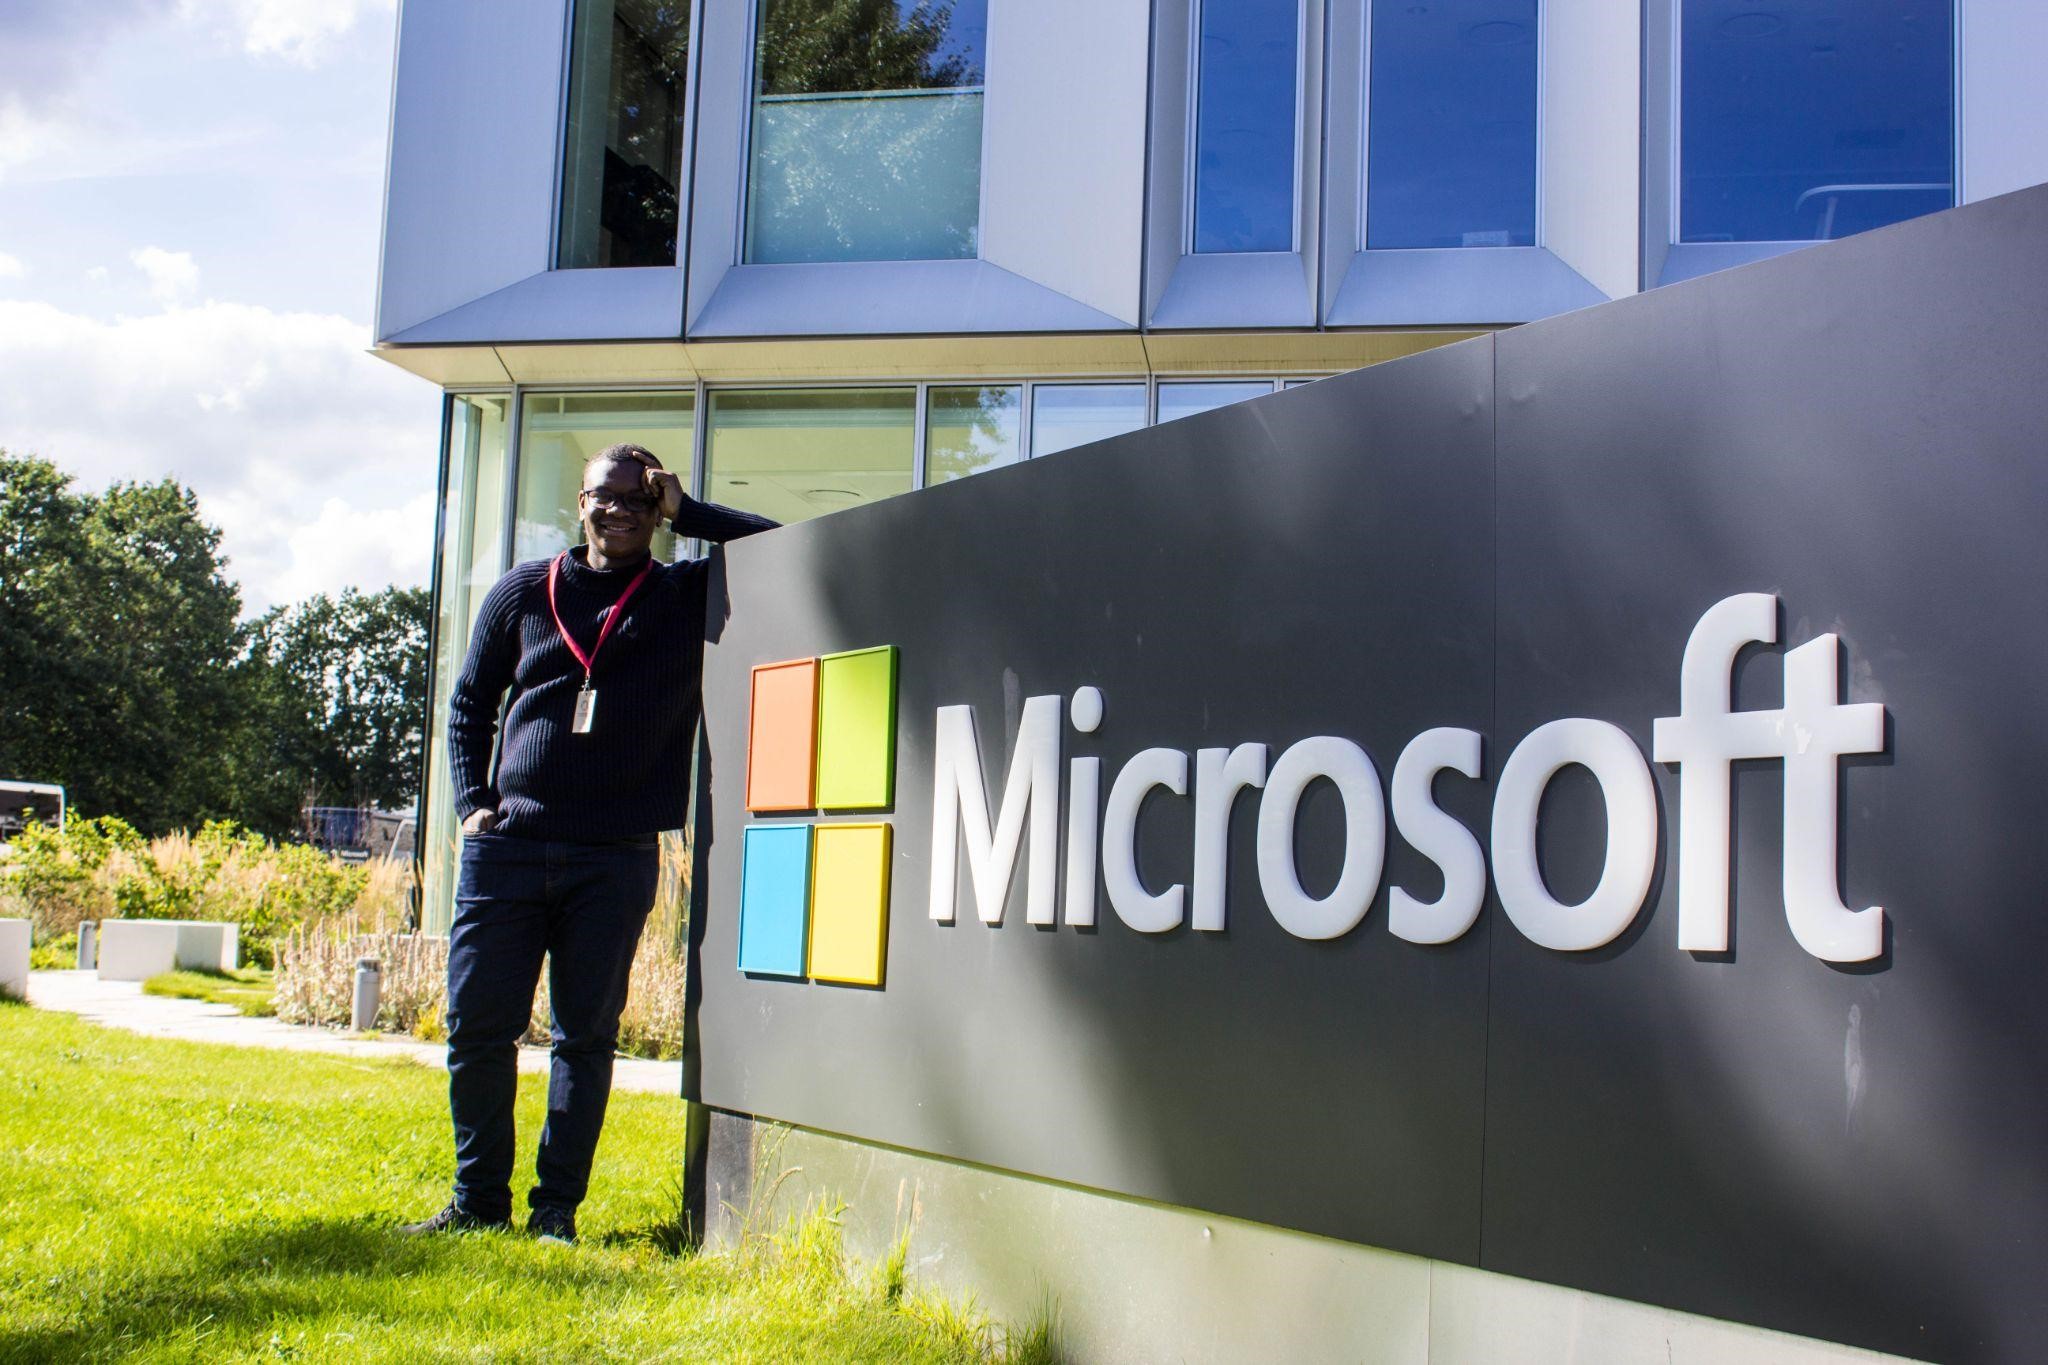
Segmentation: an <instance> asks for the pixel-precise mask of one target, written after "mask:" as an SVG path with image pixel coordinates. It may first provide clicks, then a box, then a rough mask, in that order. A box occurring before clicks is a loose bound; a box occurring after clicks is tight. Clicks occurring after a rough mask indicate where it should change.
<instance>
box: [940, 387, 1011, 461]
mask: <svg viewBox="0 0 2048 1365" xmlns="http://www.w3.org/2000/svg"><path fill="white" fill-rule="evenodd" d="M1023 436H1024V390H1023V389H1022V388H1020V387H1018V386H1017V385H1015V384H1005V385H992V386H986V387H982V386H977V387H972V388H943V389H941V388H932V389H927V390H926V391H925V417H924V481H925V483H927V484H935V483H948V482H951V481H952V480H954V479H964V478H966V477H967V476H968V475H969V474H979V473H980V472H981V471H982V470H984V469H994V468H996V467H997V466H999V465H1006V464H1015V463H1017V461H1018V460H1020V459H1022V458H1023V455H1024V441H1023Z"/></svg>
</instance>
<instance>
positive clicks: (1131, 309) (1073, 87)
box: [981, 0, 1151, 327]
mask: <svg viewBox="0 0 2048 1365" xmlns="http://www.w3.org/2000/svg"><path fill="white" fill-rule="evenodd" d="M1150 8H1151V7H1150V5H1149V4H1147V3H1146V0H990V4H989V16H988V78H987V79H988V85H987V91H988V93H987V96H986V98H985V102H984V104H983V117H984V118H985V120H986V126H985V131H984V133H983V143H982V206H981V254H982V258H983V259H984V260H987V261H989V262H991V263H993V264H995V265H999V266H1001V267H1003V268H1004V269H1006V270H1009V271H1012V272H1014V273H1016V274H1018V275H1021V276H1023V277H1024V278H1025V279H1027V280H1031V281H1033V282H1034V283H1037V284H1042V285H1045V286H1046V287H1048V288H1050V289H1054V290H1057V291H1058V292H1060V293H1062V294H1065V295H1067V296H1068V297H1070V298H1073V299H1075V300H1078V301H1079V302H1081V303H1085V304H1087V305H1088V306H1089V307H1091V308H1095V309H1098V310H1100V311H1101V312H1104V313H1107V314H1109V315H1110V316H1112V317H1114V318H1116V319H1118V320H1119V321H1121V322H1123V323H1125V324H1127V325H1129V326H1133V327H1135V326H1137V324H1138V294H1139V267H1140V262H1141V259H1142V255H1143V246H1142V233H1143V230H1144V198H1145V104H1146V86H1147V82H1146V72H1147V59H1148V54H1147V45H1148V41H1149V37H1150V32H1151V14H1150Z"/></svg>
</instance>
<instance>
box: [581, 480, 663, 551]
mask: <svg viewBox="0 0 2048 1365" xmlns="http://www.w3.org/2000/svg"><path fill="white" fill-rule="evenodd" d="M646 474H647V467H646V466H645V465H643V464H641V463H640V462H639V461H637V460H612V461H609V462H607V463H605V464H594V465H591V466H590V467H589V468H587V469H585V470H584V471H583V491H582V493H581V494H580V495H579V496H578V499H577V501H578V505H579V506H580V507H581V508H582V510H583V539H584V540H585V541H586V542H587V543H588V544H590V545H591V546H593V547H595V548H596V549H597V550H598V552H599V553H601V554H602V555H603V556H604V557H605V558H606V559H621V560H629V559H638V558H639V557H640V556H641V555H643V554H645V553H647V547H648V546H649V545H650V544H651V543H652V542H653V540H654V531H655V528H656V526H657V525H658V524H659V523H660V520H661V502H660V500H659V499H658V498H656V497H655V495H654V494H652V493H650V492H648V491H647V486H646V484H645V482H644V480H645V478H646Z"/></svg>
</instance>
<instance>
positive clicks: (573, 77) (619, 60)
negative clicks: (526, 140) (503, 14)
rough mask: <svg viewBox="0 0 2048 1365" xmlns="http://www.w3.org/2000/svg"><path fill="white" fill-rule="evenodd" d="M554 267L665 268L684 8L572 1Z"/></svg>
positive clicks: (676, 205)
mask: <svg viewBox="0 0 2048 1365" xmlns="http://www.w3.org/2000/svg"><path fill="white" fill-rule="evenodd" d="M569 50H570V62H569V112H568V123H567V127H566V128H565V130H564V136H563V139H562V146H563V154H562V221H561V231H560V235H559V238H558V242H557V248H556V253H555V263H556V265H557V266H559V267H560V268H562V269H565V270H566V269H577V268H581V267H586V266H630V265H656V266H660V265H674V264H675V263H676V232H677V225H678V223H679V222H680V221H681V212H680V207H681V201H682V195H681V186H682V183H683V115H684V111H685V109H686V107H687V104H688V101H687V98H686V96H687V93H688V91H687V88H686V87H687V81H688V73H689V58H690V6H689V5H688V3H686V2H674V0H671V2H670V3H657V0H576V3H575V25H574V31H573V33H572V34H571V36H570V49H569Z"/></svg>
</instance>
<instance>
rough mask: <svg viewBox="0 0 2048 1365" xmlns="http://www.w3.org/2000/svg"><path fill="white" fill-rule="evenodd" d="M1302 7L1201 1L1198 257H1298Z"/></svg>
mask: <svg viewBox="0 0 2048 1365" xmlns="http://www.w3.org/2000/svg"><path fill="white" fill-rule="evenodd" d="M1300 18H1301V0H1202V8H1201V58H1200V65H1199V69H1198V70H1197V72H1196V87H1195V90H1196V94H1195V250H1197V251H1292V250H1294V166H1295V154H1294V111H1295V106H1296V103H1297V97H1296V94H1295V88H1294V87H1295V71H1296V67H1297V65H1298V63H1297V61H1296V56H1295V52H1296V47H1297V44H1298V42H1299V32H1300Z"/></svg>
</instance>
